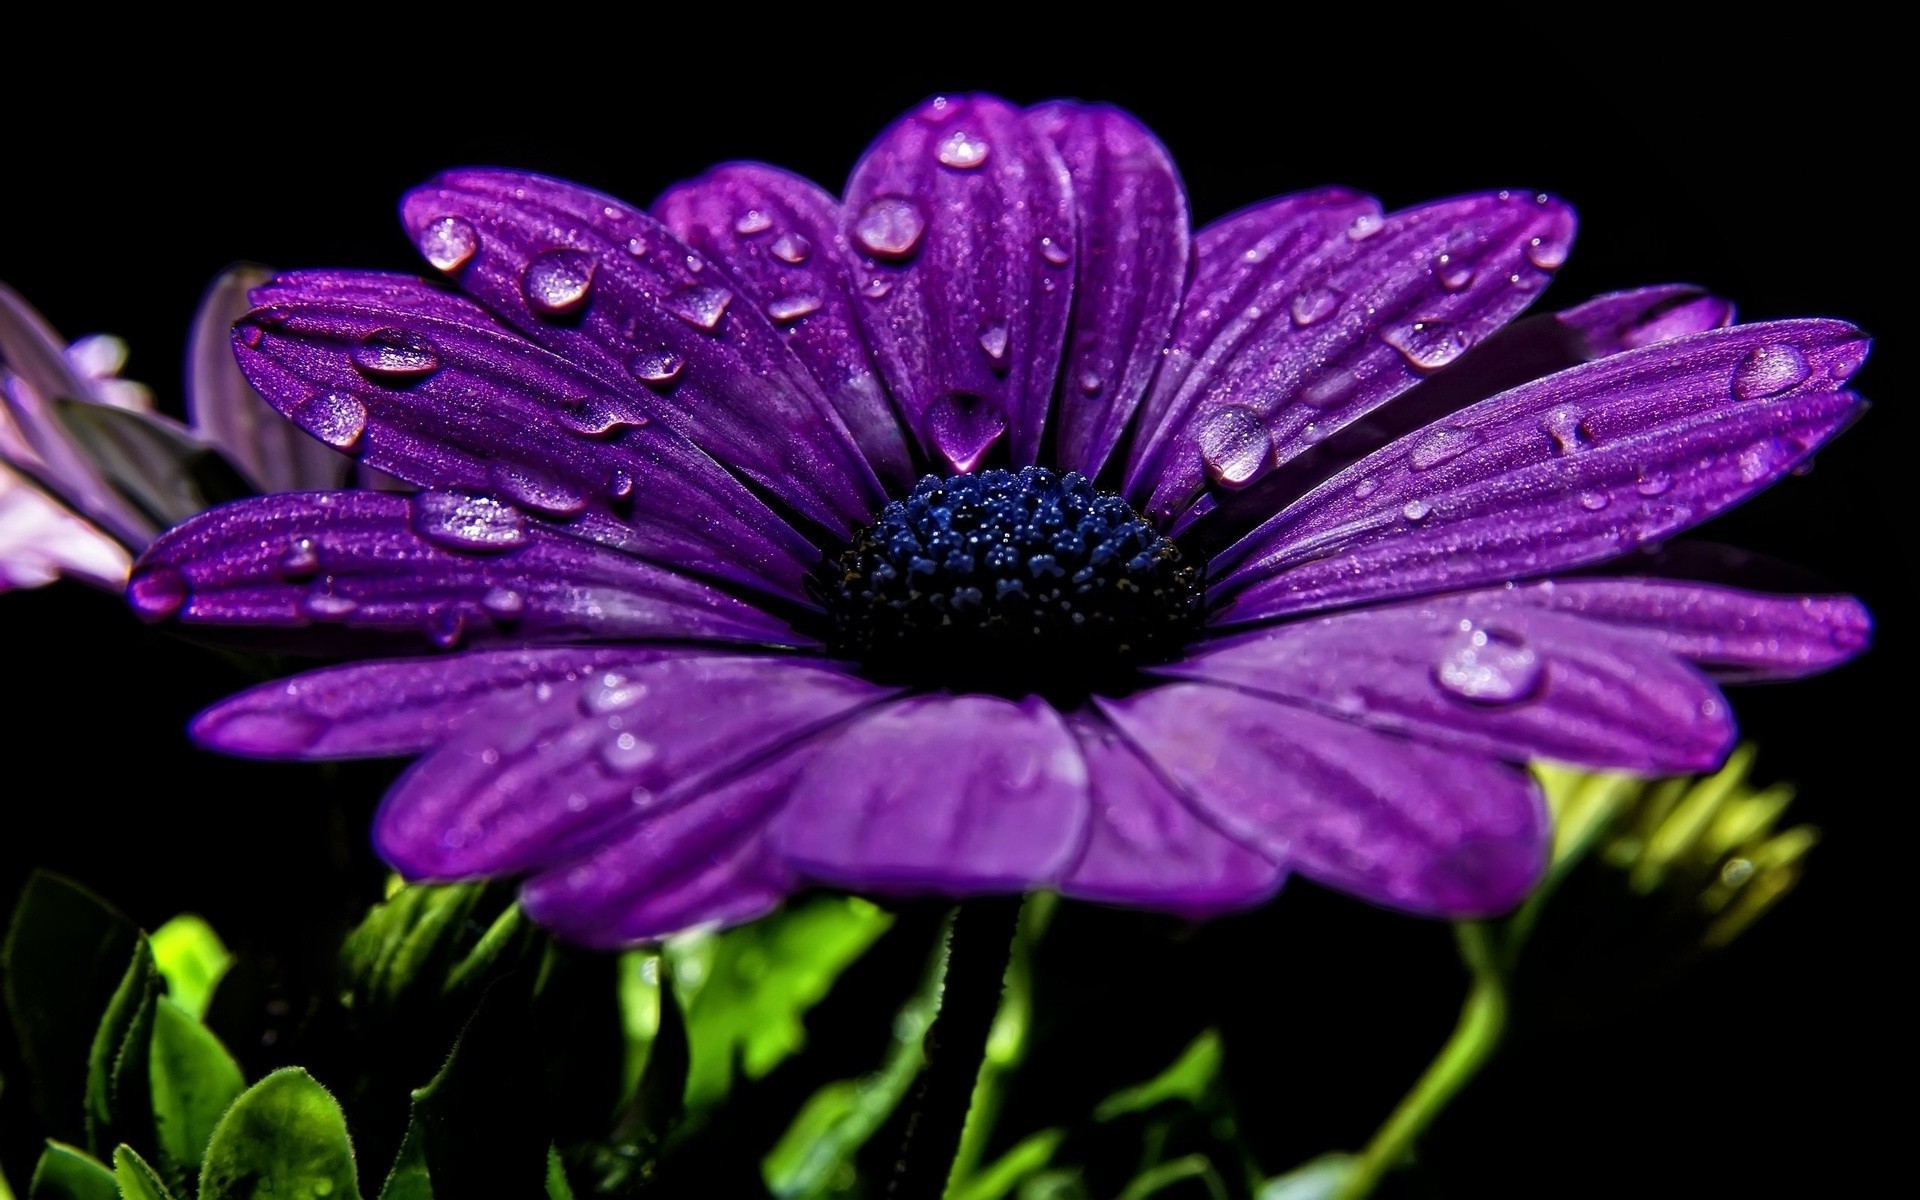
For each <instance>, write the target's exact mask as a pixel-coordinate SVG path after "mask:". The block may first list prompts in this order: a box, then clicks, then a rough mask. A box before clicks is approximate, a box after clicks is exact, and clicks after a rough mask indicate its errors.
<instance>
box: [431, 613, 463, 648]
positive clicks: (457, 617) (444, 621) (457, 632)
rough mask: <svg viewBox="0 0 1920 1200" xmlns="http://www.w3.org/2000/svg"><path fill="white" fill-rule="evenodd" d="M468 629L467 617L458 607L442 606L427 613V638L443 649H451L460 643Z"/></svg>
mask: <svg viewBox="0 0 1920 1200" xmlns="http://www.w3.org/2000/svg"><path fill="white" fill-rule="evenodd" d="M466 631H467V619H466V617H465V616H463V615H461V612H460V610H459V609H457V608H442V609H436V610H435V611H433V612H431V613H428V614H427V626H426V632H427V640H429V641H431V642H432V643H433V644H434V645H436V646H438V647H440V648H441V649H442V650H451V649H453V648H454V647H455V646H458V645H459V644H460V637H461V635H462V634H464V633H466Z"/></svg>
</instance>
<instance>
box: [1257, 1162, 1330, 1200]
mask: <svg viewBox="0 0 1920 1200" xmlns="http://www.w3.org/2000/svg"><path fill="white" fill-rule="evenodd" d="M1354 1162H1355V1159H1354V1157H1353V1155H1351V1154H1323V1155H1321V1156H1320V1157H1319V1158H1316V1159H1314V1160H1313V1161H1312V1162H1309V1163H1307V1164H1305V1165H1303V1166H1299V1167H1295V1168H1294V1169H1293V1170H1291V1171H1288V1172H1287V1173H1286V1174H1285V1175H1278V1176H1275V1177H1274V1178H1272V1179H1269V1180H1267V1181H1266V1182H1265V1183H1264V1184H1261V1185H1260V1190H1259V1192H1257V1193H1256V1194H1255V1196H1256V1200H1333V1197H1334V1196H1335V1195H1337V1194H1338V1193H1339V1191H1340V1186H1341V1185H1342V1184H1344V1183H1345V1182H1346V1181H1347V1176H1349V1175H1351V1174H1353V1168H1354Z"/></svg>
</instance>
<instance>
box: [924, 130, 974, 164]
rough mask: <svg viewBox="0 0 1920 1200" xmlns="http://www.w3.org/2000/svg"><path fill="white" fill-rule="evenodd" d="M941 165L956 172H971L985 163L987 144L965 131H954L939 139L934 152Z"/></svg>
mask: <svg viewBox="0 0 1920 1200" xmlns="http://www.w3.org/2000/svg"><path fill="white" fill-rule="evenodd" d="M934 153H935V156H936V157H938V158H939V159H940V161H941V163H942V164H944V165H946V166H949V167H952V168H954V169H955V170H958V171H971V170H973V169H975V168H976V167H979V166H980V165H981V164H983V163H985V162H986V161H987V143H986V141H985V140H984V139H981V138H977V137H975V136H973V135H972V134H971V133H968V132H967V131H966V130H965V129H956V130H954V131H953V132H952V133H950V134H948V135H947V136H946V137H944V138H941V139H940V146H939V148H938V149H937V150H936V151H935V152H934Z"/></svg>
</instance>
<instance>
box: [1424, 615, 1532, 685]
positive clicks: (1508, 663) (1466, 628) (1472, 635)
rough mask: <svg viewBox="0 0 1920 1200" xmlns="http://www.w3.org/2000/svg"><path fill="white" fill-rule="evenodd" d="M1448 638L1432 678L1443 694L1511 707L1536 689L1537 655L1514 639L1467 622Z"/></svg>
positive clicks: (1463, 622)
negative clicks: (1449, 693)
mask: <svg viewBox="0 0 1920 1200" xmlns="http://www.w3.org/2000/svg"><path fill="white" fill-rule="evenodd" d="M1460 624H1461V628H1460V629H1459V630H1458V631H1456V632H1455V633H1453V634H1451V635H1450V636H1449V637H1448V638H1447V640H1446V643H1445V645H1444V646H1443V648H1442V650H1441V654H1440V661H1439V662H1438V663H1437V664H1435V666H1434V671H1433V677H1434V680H1435V682H1437V683H1438V684H1439V685H1440V686H1441V687H1442V688H1444V689H1445V690H1446V691H1449V692H1451V693H1453V694H1454V695H1456V696H1459V697H1460V698H1461V699H1463V700H1473V701H1476V702H1478V703H1481V704H1513V703H1517V702H1518V701H1521V700H1525V699H1526V698H1527V697H1528V696H1531V695H1532V694H1533V692H1534V690H1535V689H1536V688H1538V687H1539V686H1540V676H1541V673H1542V664H1541V662H1540V655H1539V654H1538V653H1536V652H1535V651H1534V649H1533V647H1531V646H1529V645H1527V643H1526V641H1525V640H1524V639H1522V638H1520V637H1519V636H1517V635H1514V634H1510V633H1503V632H1500V631H1498V630H1489V629H1482V628H1480V627H1478V626H1475V625H1474V624H1473V623H1471V622H1469V621H1462V622H1461V623H1460Z"/></svg>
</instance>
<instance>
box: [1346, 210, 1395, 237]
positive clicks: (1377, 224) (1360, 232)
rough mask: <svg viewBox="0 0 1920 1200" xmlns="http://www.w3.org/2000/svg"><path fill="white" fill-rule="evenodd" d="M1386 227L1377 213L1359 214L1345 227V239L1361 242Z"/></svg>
mask: <svg viewBox="0 0 1920 1200" xmlns="http://www.w3.org/2000/svg"><path fill="white" fill-rule="evenodd" d="M1385 227H1386V221H1385V220H1384V219H1383V218H1382V217H1381V216H1380V215H1379V214H1377V213H1361V214H1360V215H1359V216H1357V217H1355V218H1354V219H1353V224H1351V225H1349V226H1347V237H1349V238H1351V239H1352V240H1353V241H1356V242H1363V241H1365V240H1366V239H1368V238H1370V237H1372V236H1373V235H1374V234H1376V233H1379V232H1380V231H1381V230H1382V229H1383V228H1385Z"/></svg>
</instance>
